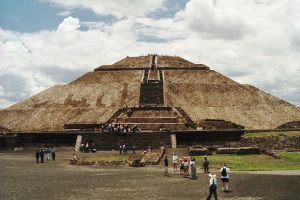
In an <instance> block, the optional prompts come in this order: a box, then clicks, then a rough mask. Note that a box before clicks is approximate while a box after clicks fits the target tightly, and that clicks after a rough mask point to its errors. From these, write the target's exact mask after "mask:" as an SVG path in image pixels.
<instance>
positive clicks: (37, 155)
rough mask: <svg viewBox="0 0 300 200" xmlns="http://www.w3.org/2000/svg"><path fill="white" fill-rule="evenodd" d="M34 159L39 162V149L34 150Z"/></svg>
mask: <svg viewBox="0 0 300 200" xmlns="http://www.w3.org/2000/svg"><path fill="white" fill-rule="evenodd" d="M35 159H36V163H39V159H40V151H39V149H38V150H36V152H35Z"/></svg>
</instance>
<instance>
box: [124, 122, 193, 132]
mask: <svg viewBox="0 0 300 200" xmlns="http://www.w3.org/2000/svg"><path fill="white" fill-rule="evenodd" d="M126 124H127V125H129V126H130V127H131V126H134V125H137V126H138V127H139V128H140V129H142V131H143V130H152V131H159V130H160V129H165V130H185V129H187V127H186V125H185V123H126Z"/></svg>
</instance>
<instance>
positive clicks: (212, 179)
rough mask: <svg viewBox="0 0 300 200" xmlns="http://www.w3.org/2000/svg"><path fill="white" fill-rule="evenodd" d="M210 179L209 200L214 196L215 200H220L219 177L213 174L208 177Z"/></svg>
mask: <svg viewBox="0 0 300 200" xmlns="http://www.w3.org/2000/svg"><path fill="white" fill-rule="evenodd" d="M208 176H209V177H210V180H209V195H208V197H207V200H210V198H211V196H212V195H214V197H215V200H218V195H217V176H216V174H214V173H212V174H209V175H208Z"/></svg>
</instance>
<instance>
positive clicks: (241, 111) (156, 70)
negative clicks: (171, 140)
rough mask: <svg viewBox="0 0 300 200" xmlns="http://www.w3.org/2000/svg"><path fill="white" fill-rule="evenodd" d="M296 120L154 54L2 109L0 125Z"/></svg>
mask: <svg viewBox="0 0 300 200" xmlns="http://www.w3.org/2000/svg"><path fill="white" fill-rule="evenodd" d="M299 121H300V109H299V107H296V106H294V105H292V104H290V103H288V102H286V101H283V100H281V99H279V98H276V97H274V96H272V95H270V94H268V93H265V92H263V91H261V90H259V89H257V88H255V87H254V86H251V85H243V84H239V83H237V82H235V81H233V80H231V79H230V78H228V77H226V76H223V75H222V74H220V73H218V72H216V71H214V70H211V69H210V68H209V67H207V66H205V65H203V64H194V63H192V62H189V61H187V60H185V59H183V58H180V57H173V56H158V55H147V56H139V57H126V58H124V59H123V60H121V61H119V62H116V63H115V64H113V65H104V66H100V67H98V68H96V69H95V70H94V71H91V72H87V73H86V74H84V75H83V76H81V77H79V78H78V79H76V80H74V81H72V82H71V83H69V84H67V85H56V86H53V87H51V88H49V89H47V90H45V91H43V92H41V93H39V94H37V95H34V96H32V97H30V98H28V99H26V100H25V101H23V102H20V103H17V104H15V105H13V106H10V107H8V108H6V109H2V110H0V127H1V129H0V130H5V131H8V130H9V131H19V132H40V131H63V130H65V129H66V128H68V127H69V128H70V127H71V128H72V127H75V128H76V126H72V125H74V124H75V125H76V124H81V125H87V126H90V127H92V125H94V127H97V125H101V124H105V123H107V122H119V123H132V124H134V123H140V124H141V125H143V126H144V127H145V129H150V130H151V129H152V130H157V129H161V128H167V129H170V130H177V129H178V130H185V127H186V129H198V130H199V129H213V130H216V129H220V130H221V129H224V128H226V127H227V126H228V123H230V124H231V125H230V127H231V128H245V129H249V130H254V129H276V128H278V127H284V125H285V124H296V126H299ZM174 124H176V125H175V126H174ZM181 124H184V125H185V126H181ZM162 125H163V126H162ZM77 128H78V127H77ZM227 128H228V127H227ZM298 128H299V127H298Z"/></svg>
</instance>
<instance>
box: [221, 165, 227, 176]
mask: <svg viewBox="0 0 300 200" xmlns="http://www.w3.org/2000/svg"><path fill="white" fill-rule="evenodd" d="M221 174H222V176H227V171H226V167H225V168H223V169H222V172H221Z"/></svg>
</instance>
